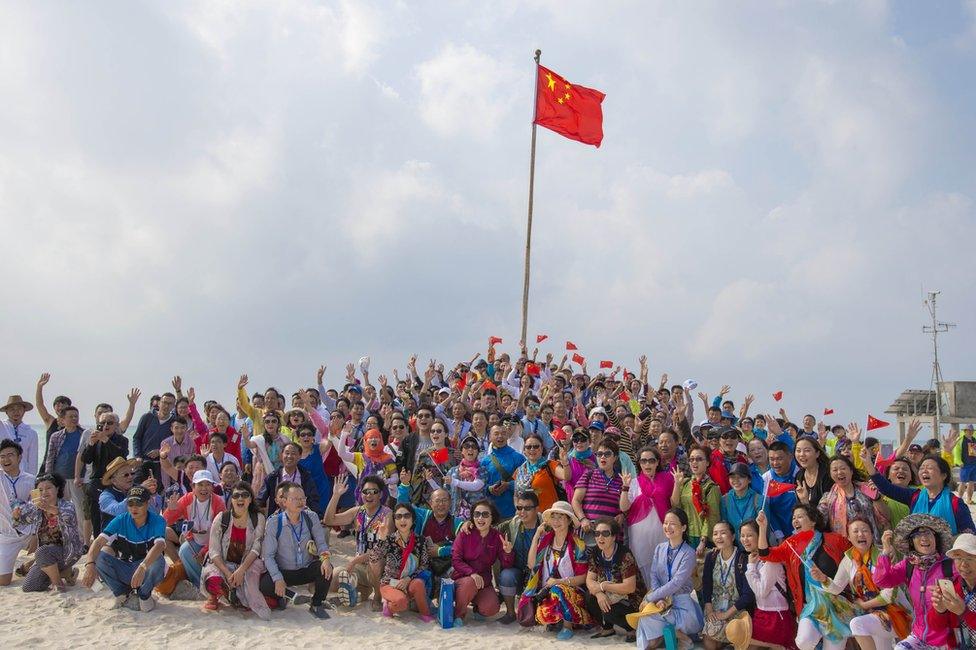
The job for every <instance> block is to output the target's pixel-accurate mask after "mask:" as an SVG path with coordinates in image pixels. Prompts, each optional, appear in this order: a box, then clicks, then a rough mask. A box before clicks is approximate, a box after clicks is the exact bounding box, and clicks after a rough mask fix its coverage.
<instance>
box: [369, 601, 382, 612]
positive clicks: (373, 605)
mask: <svg viewBox="0 0 976 650" xmlns="http://www.w3.org/2000/svg"><path fill="white" fill-rule="evenodd" d="M369 609H370V611H373V612H382V611H383V603H382V601H379V600H371V601H369Z"/></svg>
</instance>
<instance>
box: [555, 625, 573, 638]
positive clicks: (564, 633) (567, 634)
mask: <svg viewBox="0 0 976 650" xmlns="http://www.w3.org/2000/svg"><path fill="white" fill-rule="evenodd" d="M556 638H557V639H559V640H560V641H569V640H571V639H572V638H573V631H572V630H571V629H569V628H567V627H564V628H563V629H561V630H560V631H559V634H557V635H556Z"/></svg>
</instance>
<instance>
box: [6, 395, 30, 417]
mask: <svg viewBox="0 0 976 650" xmlns="http://www.w3.org/2000/svg"><path fill="white" fill-rule="evenodd" d="M11 406H23V407H24V410H25V411H33V410H34V405H33V404H31V403H30V402H28V401H27V400H25V399H24V398H23V397H21V396H20V395H11V396H10V397H8V398H7V403H6V404H4V405H3V406H0V411H3V412H4V413H6V412H7V409H8V408H10V407H11Z"/></svg>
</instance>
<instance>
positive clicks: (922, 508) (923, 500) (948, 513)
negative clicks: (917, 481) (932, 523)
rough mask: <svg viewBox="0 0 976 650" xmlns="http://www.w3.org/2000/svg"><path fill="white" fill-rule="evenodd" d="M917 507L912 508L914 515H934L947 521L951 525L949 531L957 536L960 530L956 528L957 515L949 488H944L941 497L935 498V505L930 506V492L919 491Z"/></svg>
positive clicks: (940, 493)
mask: <svg viewBox="0 0 976 650" xmlns="http://www.w3.org/2000/svg"><path fill="white" fill-rule="evenodd" d="M917 494H918V497H917V498H916V499H915V505H914V506H912V514H919V513H921V514H923V515H932V516H933V517H938V518H939V519H943V520H945V522H946V523H947V524H949V531H950V532H951V533H952V534H953V535H956V534H958V532H959V530H958V529H957V528H956V513H955V512H953V510H952V495H951V493H950V492H949V488H948V486H946V487H943V488H942V491H941V492H939V496H937V497H936V498H935V503H933V504H932V505H929V492H928V490H926V489H925V488H922V489H920V490H919V491H918V493H917Z"/></svg>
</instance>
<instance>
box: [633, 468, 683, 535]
mask: <svg viewBox="0 0 976 650" xmlns="http://www.w3.org/2000/svg"><path fill="white" fill-rule="evenodd" d="M637 485H638V487H640V494H639V495H637V497H636V498H635V499H634V502H633V503H631V504H630V510H628V511H627V523H628V524H630V525H631V526H633V525H634V524H636V523H639V522H641V521H644V519H645V518H646V517H647V516H648V515H649V514H651V510H652V509H653V510H654V513H655V514H656V515H657V518H658V519H659V520H661V521H662V522H663V521H664V514H665V513H666V512H667V511H668V509H669V508H670V507H671V492H672V490H673V489H674V476H672V475H671V474H670V473H668V472H658V473H657V474H655V475H654V478H648V477H647V475H646V474H644V472H641V473H640V474H638V475H637Z"/></svg>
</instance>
